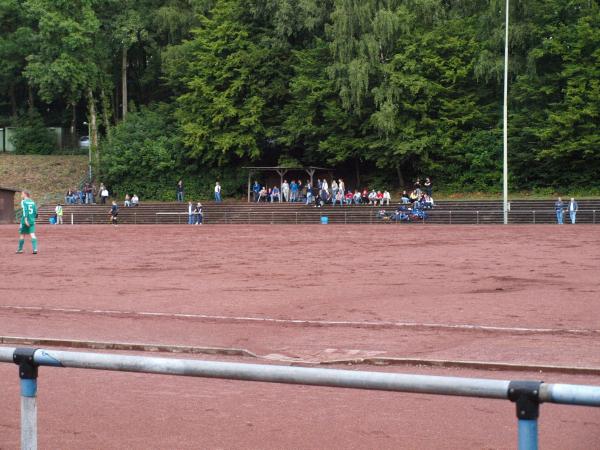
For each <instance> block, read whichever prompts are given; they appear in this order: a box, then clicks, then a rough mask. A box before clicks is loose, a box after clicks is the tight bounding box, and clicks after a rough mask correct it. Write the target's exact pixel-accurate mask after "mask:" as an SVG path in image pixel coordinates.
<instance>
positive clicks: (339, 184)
mask: <svg viewBox="0 0 600 450" xmlns="http://www.w3.org/2000/svg"><path fill="white" fill-rule="evenodd" d="M338 189H339V190H340V191H342V195H344V194H345V193H346V185H345V184H344V180H342V179H341V178H340V180H339V181H338Z"/></svg>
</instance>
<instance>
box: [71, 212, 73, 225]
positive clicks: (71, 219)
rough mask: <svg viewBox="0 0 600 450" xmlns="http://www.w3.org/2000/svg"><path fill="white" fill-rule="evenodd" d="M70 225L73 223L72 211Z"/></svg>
mask: <svg viewBox="0 0 600 450" xmlns="http://www.w3.org/2000/svg"><path fill="white" fill-rule="evenodd" d="M71 225H73V213H71Z"/></svg>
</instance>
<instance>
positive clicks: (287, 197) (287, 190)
mask: <svg viewBox="0 0 600 450" xmlns="http://www.w3.org/2000/svg"><path fill="white" fill-rule="evenodd" d="M281 193H282V194H283V199H284V200H285V201H286V202H289V201H290V184H289V183H288V182H287V180H284V182H283V184H282V185H281Z"/></svg>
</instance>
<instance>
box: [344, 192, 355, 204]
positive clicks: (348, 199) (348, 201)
mask: <svg viewBox="0 0 600 450" xmlns="http://www.w3.org/2000/svg"><path fill="white" fill-rule="evenodd" d="M353 198H354V194H353V193H352V191H350V190H349V191H348V192H346V205H351V204H352V199H353Z"/></svg>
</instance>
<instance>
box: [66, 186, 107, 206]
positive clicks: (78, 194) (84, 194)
mask: <svg viewBox="0 0 600 450" xmlns="http://www.w3.org/2000/svg"><path fill="white" fill-rule="evenodd" d="M103 188H104V185H101V187H100V189H97V188H96V185H94V184H92V183H84V184H83V185H82V186H81V189H69V190H68V191H67V193H66V194H65V203H66V204H67V205H76V204H81V205H92V204H94V203H96V197H98V196H100V195H101V193H102V189H103ZM104 189H105V188H104Z"/></svg>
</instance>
